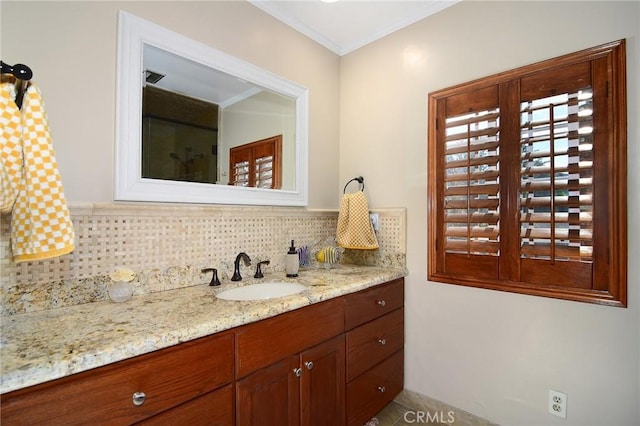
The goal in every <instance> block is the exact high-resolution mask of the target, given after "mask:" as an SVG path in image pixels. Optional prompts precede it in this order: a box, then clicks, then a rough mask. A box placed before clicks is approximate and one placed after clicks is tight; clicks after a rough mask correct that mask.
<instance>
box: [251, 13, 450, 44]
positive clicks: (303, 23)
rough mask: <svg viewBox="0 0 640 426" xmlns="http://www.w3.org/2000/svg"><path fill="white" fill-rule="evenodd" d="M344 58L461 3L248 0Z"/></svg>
mask: <svg viewBox="0 0 640 426" xmlns="http://www.w3.org/2000/svg"><path fill="white" fill-rule="evenodd" d="M248 1H249V2H250V3H252V4H253V5H254V6H256V7H258V8H260V9H262V10H263V11H265V12H266V13H268V14H270V15H272V16H273V17H275V18H277V19H279V20H281V21H282V22H284V23H285V24H287V25H289V26H291V27H293V28H294V29H296V30H298V31H300V32H301V33H303V34H305V35H307V36H308V37H310V38H311V39H313V40H315V41H316V42H318V43H320V44H321V45H323V46H325V47H326V48H327V49H329V50H331V51H333V52H334V53H336V54H338V55H340V56H342V55H345V54H347V53H349V52H352V51H354V50H356V49H358V48H360V47H362V46H364V45H366V44H369V43H371V42H373V41H375V40H378V39H379V38H382V37H384V36H386V35H388V34H391V33H392V32H394V31H397V30H399V29H401V28H403V27H406V26H407V25H410V24H412V23H414V22H417V21H419V20H421V19H424V18H426V17H427V16H429V15H433V14H434V13H436V12H439V11H441V10H442V9H445V8H447V7H449V6H452V5H454V4H456V3H458V2H459V1H461V0H386V1H385V0H337V1H336V0H334V2H332V3H329V2H326V1H322V0H248Z"/></svg>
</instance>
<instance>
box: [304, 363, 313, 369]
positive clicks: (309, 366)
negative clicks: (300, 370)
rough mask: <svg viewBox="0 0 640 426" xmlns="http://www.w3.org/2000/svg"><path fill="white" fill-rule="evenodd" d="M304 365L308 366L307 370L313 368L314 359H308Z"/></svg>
mask: <svg viewBox="0 0 640 426" xmlns="http://www.w3.org/2000/svg"><path fill="white" fill-rule="evenodd" d="M304 365H305V366H306V367H307V370H311V369H312V368H313V362H312V361H307V362H305V363H304Z"/></svg>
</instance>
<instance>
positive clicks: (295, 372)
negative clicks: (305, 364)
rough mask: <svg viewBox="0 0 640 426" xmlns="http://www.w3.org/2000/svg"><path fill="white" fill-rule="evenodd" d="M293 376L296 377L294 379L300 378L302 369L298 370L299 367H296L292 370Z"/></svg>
mask: <svg viewBox="0 0 640 426" xmlns="http://www.w3.org/2000/svg"><path fill="white" fill-rule="evenodd" d="M293 374H295V375H296V377H300V376H302V368H300V367H296V368H294V369H293Z"/></svg>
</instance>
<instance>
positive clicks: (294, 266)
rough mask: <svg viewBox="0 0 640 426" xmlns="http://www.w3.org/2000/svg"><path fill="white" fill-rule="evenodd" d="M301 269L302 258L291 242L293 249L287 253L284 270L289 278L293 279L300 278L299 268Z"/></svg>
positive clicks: (290, 248)
mask: <svg viewBox="0 0 640 426" xmlns="http://www.w3.org/2000/svg"><path fill="white" fill-rule="evenodd" d="M299 267H300V257H299V255H298V252H297V251H296V247H295V246H294V244H293V240H291V247H289V251H288V252H287V258H286V260H285V262H284V268H285V271H286V273H287V277H289V278H293V277H297V276H298V268H299Z"/></svg>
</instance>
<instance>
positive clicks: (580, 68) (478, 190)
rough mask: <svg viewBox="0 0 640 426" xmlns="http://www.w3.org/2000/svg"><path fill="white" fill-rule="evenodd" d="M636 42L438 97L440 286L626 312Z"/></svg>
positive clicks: (432, 109) (433, 121)
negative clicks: (631, 58)
mask: <svg viewBox="0 0 640 426" xmlns="http://www.w3.org/2000/svg"><path fill="white" fill-rule="evenodd" d="M624 45H625V43H624V40H622V41H618V42H613V43H610V44H607V45H603V46H598V47H594V48H592V49H587V50H584V51H581V52H577V53H575V54H570V55H565V56H562V57H559V58H555V59H551V60H548V61H544V62H540V63H538V64H534V65H530V66H527V67H523V68H519V69H516V70H513V71H509V72H505V73H501V74H498V75H496V76H492V77H487V78H484V79H480V80H476V81H473V82H470V83H467V84H462V85H459V86H456V87H452V88H449V89H444V90H441V91H438V92H435V93H431V94H430V95H429V164H428V166H429V256H428V272H429V279H430V280H433V281H441V282H447V283H453V284H462V285H470V286H476V287H484V288H490V289H497V290H506V291H514V292H519V293H525V294H533V295H540V296H549V297H556V298H563V299H569V300H577V301H586V302H592V303H601V304H609V305H613V306H625V305H626V256H627V251H626V250H627V248H626V246H627V235H626V232H627V228H626V84H625V83H626V75H625V54H624Z"/></svg>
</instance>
